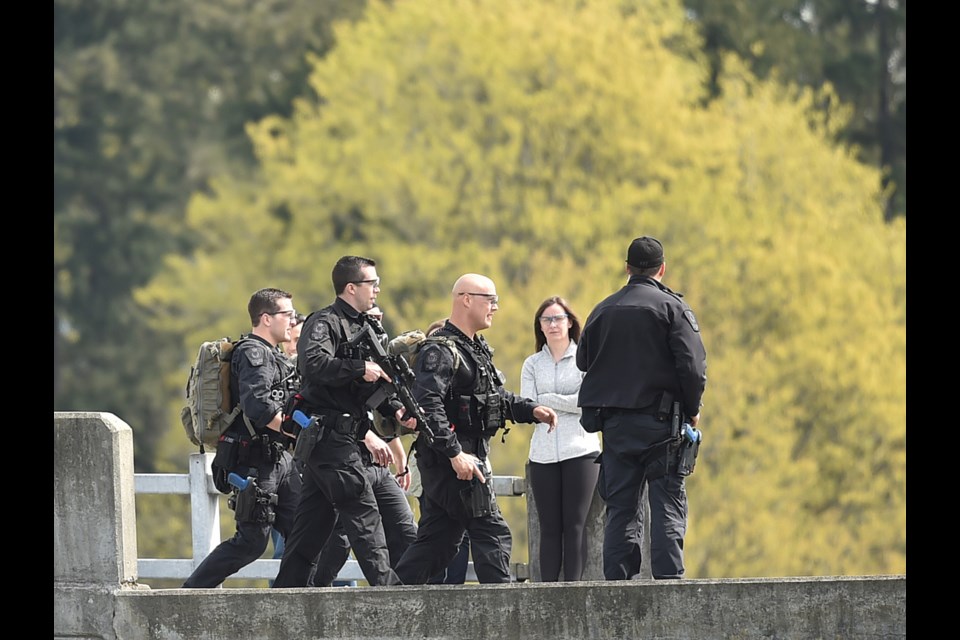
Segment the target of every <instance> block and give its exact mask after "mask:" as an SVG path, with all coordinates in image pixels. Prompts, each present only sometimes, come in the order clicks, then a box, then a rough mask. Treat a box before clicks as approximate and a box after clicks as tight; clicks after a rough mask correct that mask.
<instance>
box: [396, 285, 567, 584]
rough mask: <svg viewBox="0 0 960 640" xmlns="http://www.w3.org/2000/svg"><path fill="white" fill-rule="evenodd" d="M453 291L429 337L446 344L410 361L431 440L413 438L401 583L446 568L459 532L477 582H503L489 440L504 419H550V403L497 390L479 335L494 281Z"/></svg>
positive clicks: (500, 522)
mask: <svg viewBox="0 0 960 640" xmlns="http://www.w3.org/2000/svg"><path fill="white" fill-rule="evenodd" d="M452 293H453V296H452V297H453V300H452V303H453V309H452V311H451V312H450V318H449V319H448V320H447V321H446V323H445V324H444V325H443V327H441V328H440V329H439V330H437V331H436V332H435V333H434V334H433V336H432V337H433V338H437V337H440V338H446V339H447V340H448V342H446V343H445V342H441V341H427V342H425V343H424V346H423V347H422V348H421V349H420V352H419V354H418V356H417V359H416V362H415V363H414V373H415V374H416V378H417V383H416V386H415V388H414V396H415V397H416V399H417V402H419V403H420V406H421V407H422V408H423V411H424V414H425V415H426V418H427V419H428V420H429V421H430V423H431V424H430V427H431V428H432V430H433V432H434V433H435V434H436V436H435V437H434V440H433V442H432V443H429V442H428V441H427V440H426V438H425V436H424V435H422V434H421V435H420V436H419V437H418V438H417V440H416V443H415V445H414V446H415V447H416V454H417V467H418V469H419V471H420V479H421V482H422V487H423V493H422V494H421V496H420V505H421V510H420V522H419V530H418V532H417V539H416V541H415V542H414V543H413V544H412V545H410V547H409V548H408V549H407V551H406V553H404V554H403V557H402V558H401V559H400V563H399V564H398V565H397V567H396V570H397V575H398V576H400V579H401V580H402V581H403V583H404V584H425V583H426V582H427V581H428V580H429V579H430V578H431V577H432V576H434V575H436V574H438V573H439V572H441V571H442V570H444V569H445V568H446V567H447V565H449V564H450V561H451V559H453V557H454V555H456V553H457V551H458V550H459V548H460V543H461V541H462V539H463V534H464V532H465V531H466V532H469V536H470V543H471V547H472V549H471V550H472V552H473V565H474V569H475V570H476V573H477V579H478V580H479V581H480V582H481V583H495V582H509V581H510V579H511V578H510V551H511V547H512V537H511V534H510V528H509V527H508V526H507V523H506V521H505V520H504V519H503V516H502V515H501V513H500V509H499V507H498V506H497V504H496V500H495V496H494V494H493V491H492V485H491V482H490V481H491V478H490V466H489V464H488V463H487V455H488V453H489V452H490V438H491V436H493V435H494V434H495V433H496V432H497V431H498V430H499V429H502V428H504V427H505V425H506V421H507V420H511V421H513V422H527V423H533V422H543V423H547V424H549V425H550V428H551V429H554V428H556V425H557V414H556V412H555V411H554V410H553V409H551V408H549V407H546V406H543V405H538V404H536V403H535V402H534V401H532V400H529V399H527V398H521V397H520V396H516V395H514V394H513V393H511V392H510V391H507V390H506V389H504V388H503V378H502V376H501V374H500V372H499V371H498V370H497V368H496V367H495V366H494V365H493V349H491V348H490V347H489V346H488V345H487V342H486V340H484V338H483V337H482V336H481V335H479V332H480V331H482V330H483V329H487V328H488V327H490V325H491V324H492V322H493V315H494V314H495V313H496V311H497V309H498V304H499V301H500V299H499V297H498V296H497V290H496V286H495V285H494V283H493V281H492V280H491V279H490V278H487V277H485V276H482V275H478V274H472V273H471V274H466V275H463V276H461V277H460V278H459V279H458V280H457V281H456V283H455V284H454V287H453V292H452ZM449 342H452V343H453V344H455V345H456V347H455V348H456V349H457V350H458V351H459V358H458V361H459V365H455V356H454V352H453V351H452V350H451V346H450V344H449Z"/></svg>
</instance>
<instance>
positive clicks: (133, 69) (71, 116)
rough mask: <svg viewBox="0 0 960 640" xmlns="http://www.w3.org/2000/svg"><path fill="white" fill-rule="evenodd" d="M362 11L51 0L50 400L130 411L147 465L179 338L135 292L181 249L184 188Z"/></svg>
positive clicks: (236, 146) (285, 101) (343, 6)
mask: <svg viewBox="0 0 960 640" xmlns="http://www.w3.org/2000/svg"><path fill="white" fill-rule="evenodd" d="M362 7H363V4H362V3H357V2H345V1H343V0H324V1H321V2H316V1H314V0H269V1H263V0H258V1H256V2H253V1H251V0H220V1H219V2H215V3H210V2H189V1H186V0H171V1H168V2H159V3H130V2H126V1H122V0H104V1H102V2H78V1H77V0H56V1H55V2H54V73H53V82H54V126H53V132H54V146H53V148H54V286H53V290H54V322H53V340H54V409H55V410H68V409H69V410H97V411H104V410H106V411H112V412H114V413H116V414H117V415H119V416H121V417H123V418H124V419H125V420H127V421H128V422H129V423H130V424H131V425H132V426H133V428H134V433H135V443H136V450H137V457H136V460H137V464H138V467H139V468H141V469H150V468H152V467H153V462H154V458H155V455H154V450H155V447H156V445H157V439H158V438H159V437H160V435H161V434H163V433H164V432H165V431H166V425H168V424H169V420H168V419H167V415H166V406H167V404H168V402H169V396H167V395H162V394H160V393H158V391H159V390H160V389H162V388H163V387H162V386H158V385H157V383H156V381H157V379H158V378H161V377H162V375H163V373H164V372H165V371H169V370H171V369H173V368H175V367H176V366H177V365H178V364H179V358H178V357H174V354H178V353H179V349H178V348H171V346H172V345H178V344H179V337H177V338H175V339H171V338H170V337H169V336H167V335H166V334H165V333H163V332H161V331H157V330H154V329H152V328H151V327H150V326H148V325H147V323H146V322H145V320H144V317H145V316H144V312H143V310H142V309H141V308H139V307H138V306H137V305H135V304H133V302H132V300H131V291H132V290H133V289H134V288H136V287H139V286H141V285H143V284H144V283H146V282H147V281H148V280H149V279H150V278H151V276H152V275H153V273H154V272H155V270H156V269H157V268H158V266H159V264H160V259H161V256H163V255H165V254H167V253H170V252H175V253H179V252H183V251H186V250H187V249H188V247H189V246H190V234H189V233H186V234H185V233H184V230H183V228H182V220H183V215H184V214H183V211H184V208H185V206H186V202H187V198H188V196H189V194H190V193H192V192H194V191H196V190H198V189H202V188H204V186H205V184H206V181H207V179H208V177H209V176H210V175H211V174H213V173H220V172H223V171H225V170H226V169H227V167H231V168H232V170H233V171H240V170H242V167H243V165H244V164H245V163H249V162H250V161H251V160H252V154H251V150H250V144H249V141H248V139H247V137H246V135H245V133H244V130H243V124H244V123H245V122H246V121H248V120H251V119H256V118H260V117H262V116H264V115H266V114H275V113H286V112H288V111H289V108H290V103H291V100H292V98H293V96H294V95H296V94H299V93H302V92H303V90H304V89H303V83H304V78H305V75H306V71H307V68H308V67H307V63H306V59H305V58H304V54H305V53H306V52H307V51H313V52H318V53H320V52H323V51H325V50H326V49H327V48H328V47H329V45H330V43H331V42H332V39H331V34H330V30H329V25H330V23H331V21H332V19H333V18H334V17H337V16H352V15H356V14H357V13H358V12H360V11H361V10H362ZM168 388H169V387H168ZM180 393H182V391H181V392H180Z"/></svg>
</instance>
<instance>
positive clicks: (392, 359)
mask: <svg viewBox="0 0 960 640" xmlns="http://www.w3.org/2000/svg"><path fill="white" fill-rule="evenodd" d="M349 345H350V346H351V347H354V348H359V349H360V351H361V353H363V354H364V355H366V356H367V357H369V358H370V359H371V360H372V361H373V362H376V363H377V364H378V365H380V368H381V369H383V372H384V373H386V374H387V375H388V376H390V379H391V380H392V382H387V381H386V380H384V379H383V378H380V379H379V380H377V382H376V383H375V384H376V385H377V386H376V389H375V390H374V392H373V394H372V395H371V396H370V397H369V398H367V401H366V406H367V408H368V409H371V410H372V409H376V408H377V407H379V406H380V405H381V404H383V402H384V401H385V400H387V399H388V398H391V397H393V396H396V398H397V399H398V400H399V401H400V402H401V403H402V404H403V409H404V413H403V420H408V419H410V418H411V417H413V418H416V419H417V428H416V430H417V433H420V434H422V435H423V437H425V438H426V439H427V442H430V443H433V439H434V437H436V435H437V434H436V433H434V431H433V429H432V428H431V427H430V423H429V422H428V421H427V416H426V415H425V414H424V413H423V409H422V408H421V407H420V404H419V403H418V402H417V400H416V398H414V397H413V385H414V383H415V382H416V376H414V375H413V370H412V369H411V368H410V365H409V364H408V363H407V361H406V360H405V359H404V358H403V356H401V355H393V356H392V355H390V354H388V353H387V352H386V350H385V349H384V348H383V344H382V343H381V342H380V338H378V337H377V334H376V333H374V331H373V327H371V326H370V325H368V324H365V325H363V329H362V330H361V331H360V333H358V334H357V335H356V336H354V338H353V340H351V341H350V343H349Z"/></svg>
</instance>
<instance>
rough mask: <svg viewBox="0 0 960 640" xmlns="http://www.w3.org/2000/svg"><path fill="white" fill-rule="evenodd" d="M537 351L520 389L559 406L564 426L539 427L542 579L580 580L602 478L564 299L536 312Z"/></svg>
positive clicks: (534, 467)
mask: <svg viewBox="0 0 960 640" xmlns="http://www.w3.org/2000/svg"><path fill="white" fill-rule="evenodd" d="M533 335H534V338H535V342H536V352H535V353H534V354H533V355H531V356H530V357H528V358H527V359H526V360H525V361H524V363H523V369H522V371H521V374H520V395H521V396H523V397H525V398H530V399H532V400H534V401H536V402H538V403H540V404H544V405H546V406H548V407H551V408H552V409H554V410H555V411H556V412H557V415H558V416H559V421H558V423H557V428H556V429H555V430H554V431H553V432H552V433H550V432H548V430H547V429H548V425H546V424H537V425H535V426H534V432H533V437H532V438H531V440H530V485H531V487H532V489H533V497H534V500H535V501H536V503H537V514H538V516H539V520H540V579H541V581H543V582H556V581H557V580H559V579H560V567H561V565H562V566H563V579H564V580H567V581H573V580H580V577H581V576H582V574H583V567H584V563H585V561H586V549H587V541H586V538H585V537H584V529H585V526H586V521H587V512H588V511H589V510H590V503H591V500H592V499H593V493H594V488H595V487H596V484H597V475H598V474H599V472H600V469H599V465H597V464H595V463H594V460H595V459H596V457H597V455H598V454H599V453H600V439H599V437H598V436H597V434H595V433H587V432H586V431H584V430H583V427H581V426H580V408H579V407H578V406H577V396H578V394H579V392H580V380H581V379H582V377H583V373H582V372H581V371H580V370H579V369H577V364H576V354H577V340H578V339H579V338H580V320H579V319H578V318H577V316H576V314H575V313H574V312H573V310H571V309H570V305H568V304H567V302H566V301H565V300H564V299H563V298H560V297H557V296H554V297H550V298H547V299H546V300H544V301H543V302H542V303H540V306H539V307H538V308H537V312H536V313H535V314H534V317H533Z"/></svg>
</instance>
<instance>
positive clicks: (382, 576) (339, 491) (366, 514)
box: [273, 442, 398, 588]
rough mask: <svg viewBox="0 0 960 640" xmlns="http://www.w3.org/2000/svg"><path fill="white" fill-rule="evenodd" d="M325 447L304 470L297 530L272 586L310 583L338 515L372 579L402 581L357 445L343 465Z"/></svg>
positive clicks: (376, 582)
mask: <svg viewBox="0 0 960 640" xmlns="http://www.w3.org/2000/svg"><path fill="white" fill-rule="evenodd" d="M324 445H325V443H324V442H320V443H318V444H317V448H316V449H314V451H313V455H311V456H310V460H309V461H308V462H307V465H306V468H305V470H304V474H303V490H302V495H301V497H300V503H299V504H298V505H297V512H296V517H295V519H294V522H293V530H292V531H291V532H290V535H288V536H286V546H285V547H284V550H283V559H282V560H281V561H280V571H279V573H278V574H277V578H276V580H274V583H273V586H274V587H275V588H283V587H304V586H307V580H308V578H309V576H310V570H311V568H312V566H313V559H314V558H316V557H317V554H319V553H320V550H321V549H322V548H323V545H324V544H325V543H326V541H327V539H328V538H329V537H330V534H331V532H332V531H333V528H334V525H335V524H336V522H337V517H338V514H339V518H340V519H341V520H342V521H343V529H344V531H345V532H346V534H347V538H348V539H349V541H350V545H351V546H352V547H353V550H354V553H355V554H356V556H357V562H359V563H360V569H361V570H362V571H363V575H364V577H366V579H367V582H368V583H370V585H371V586H377V585H385V584H397V583H398V580H397V575H396V574H395V573H394V572H393V569H391V568H390V556H389V554H388V552H387V543H386V538H385V537H384V533H383V524H382V522H381V520H380V512H379V511H377V500H376V498H375V497H374V495H373V487H372V486H371V484H370V481H369V480H368V479H367V475H366V473H365V472H364V469H363V463H362V461H361V460H360V455H359V452H358V451H357V450H356V446H355V445H354V448H353V454H352V455H349V456H344V459H343V460H342V462H340V463H339V466H331V465H332V463H331V461H329V460H328V459H327V458H325V457H324V452H323V451H322V449H321V447H324Z"/></svg>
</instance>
